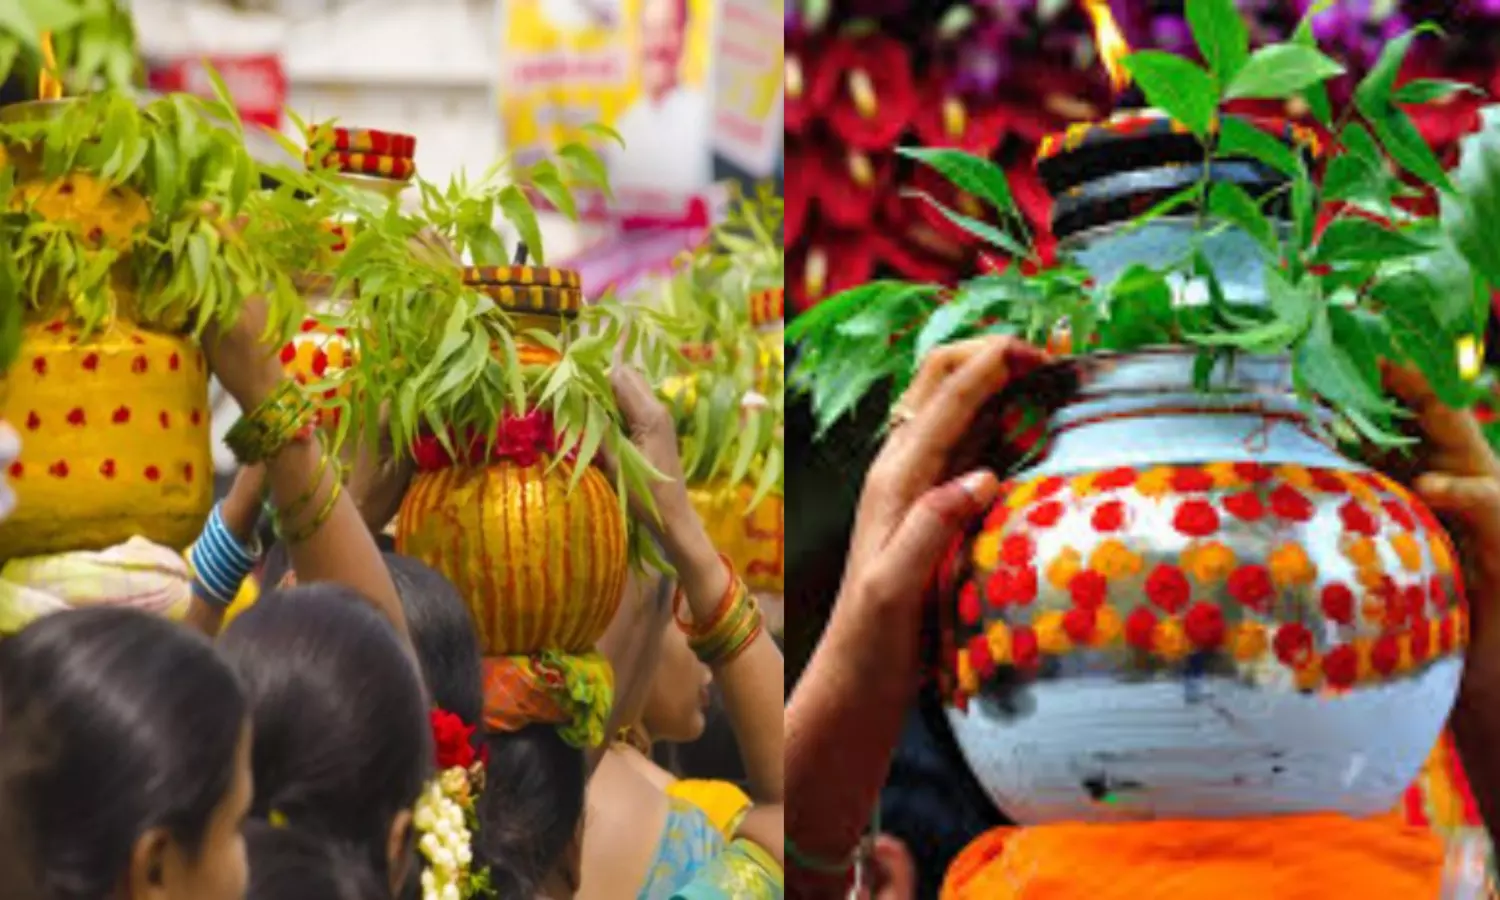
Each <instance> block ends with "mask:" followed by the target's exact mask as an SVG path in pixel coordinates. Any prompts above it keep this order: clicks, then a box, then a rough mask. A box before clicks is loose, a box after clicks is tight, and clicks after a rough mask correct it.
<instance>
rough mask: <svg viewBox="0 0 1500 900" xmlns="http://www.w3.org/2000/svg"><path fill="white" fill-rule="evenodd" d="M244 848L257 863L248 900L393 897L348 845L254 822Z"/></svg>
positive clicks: (371, 899) (372, 899)
mask: <svg viewBox="0 0 1500 900" xmlns="http://www.w3.org/2000/svg"><path fill="white" fill-rule="evenodd" d="M245 846H246V848H247V851H248V854H249V856H250V859H251V860H253V861H254V864H253V865H251V867H250V886H249V890H248V891H247V892H246V894H245V898H246V900H390V896H391V889H390V887H389V886H387V885H385V884H383V883H381V882H380V880H379V879H377V878H376V877H375V873H374V872H372V871H371V870H370V867H369V866H368V865H366V864H365V861H364V860H363V859H362V858H360V857H358V856H355V855H352V854H351V852H350V849H349V847H348V846H347V845H338V844H332V843H329V842H328V841H325V840H320V839H319V838H317V837H315V836H313V835H310V834H308V833H307V832H305V831H301V830H298V829H294V828H272V827H271V826H270V825H268V824H266V823H265V822H251V823H250V824H248V825H246V826H245Z"/></svg>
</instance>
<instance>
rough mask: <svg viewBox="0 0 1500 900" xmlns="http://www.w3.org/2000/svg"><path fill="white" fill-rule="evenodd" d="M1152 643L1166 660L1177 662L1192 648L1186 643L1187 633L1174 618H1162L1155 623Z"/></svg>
mask: <svg viewBox="0 0 1500 900" xmlns="http://www.w3.org/2000/svg"><path fill="white" fill-rule="evenodd" d="M1152 644H1153V645H1154V646H1155V647H1156V652H1157V653H1160V654H1161V655H1162V658H1163V659H1165V660H1167V661H1168V662H1177V661H1178V660H1180V659H1182V658H1183V657H1184V656H1187V655H1188V651H1190V650H1192V649H1193V648H1192V645H1191V644H1189V643H1188V639H1187V633H1186V632H1184V631H1183V629H1182V623H1181V622H1179V621H1177V620H1176V619H1162V620H1161V621H1160V622H1157V623H1156V633H1155V634H1154V635H1152Z"/></svg>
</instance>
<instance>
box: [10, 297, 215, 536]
mask: <svg viewBox="0 0 1500 900" xmlns="http://www.w3.org/2000/svg"><path fill="white" fill-rule="evenodd" d="M0 419H4V420H8V421H9V422H11V423H12V424H13V425H14V426H15V428H16V429H17V430H18V431H19V432H20V433H21V436H22V443H23V450H22V454H21V458H20V459H19V460H17V461H16V462H14V463H12V464H11V466H10V470H9V472H8V475H9V477H10V482H11V486H12V488H14V490H15V491H16V494H17V500H18V504H17V508H16V510H15V513H14V514H13V515H12V516H11V517H10V518H9V519H7V520H6V521H5V522H4V523H0V560H4V559H12V558H15V557H21V556H37V555H43V554H50V553H61V552H66V551H71V550H102V549H104V548H106V547H111V546H113V545H115V544H119V543H123V542H124V541H126V540H128V539H129V538H131V537H133V536H136V535H139V536H141V537H144V538H146V539H147V540H150V541H152V542H154V543H157V544H163V545H165V546H168V547H172V548H175V549H179V550H180V549H182V548H185V547H186V546H188V544H189V543H191V542H192V541H193V539H195V538H196V537H197V536H198V532H199V530H200V529H202V527H203V523H204V521H205V520H206V519H207V518H208V512H209V509H210V508H211V507H212V504H213V460H212V456H211V453H210V445H209V414H208V372H207V367H206V365H205V363H204V359H203V354H202V352H201V351H200V350H199V349H198V347H197V346H196V345H195V344H193V343H192V342H191V341H189V340H187V339H184V338H180V337H176V336H171V335H164V334H158V333H155V332H151V331H146V330H144V329H141V328H138V327H136V326H134V325H130V324H128V323H125V322H119V323H117V324H116V325H114V326H113V327H112V328H110V329H109V330H108V331H107V332H105V333H103V334H100V335H95V336H93V337H91V338H89V340H88V341H87V342H81V341H80V334H79V331H78V329H77V328H75V327H74V326H72V325H70V324H66V323H64V322H62V321H54V322H51V323H32V324H29V325H27V326H26V328H25V332H24V334H23V337H22V343H21V351H20V355H19V356H18V357H17V359H16V362H15V364H14V365H13V366H12V367H11V369H10V371H9V372H8V373H7V374H6V376H5V378H4V380H0Z"/></svg>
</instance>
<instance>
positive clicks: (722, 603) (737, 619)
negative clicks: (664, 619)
mask: <svg viewBox="0 0 1500 900" xmlns="http://www.w3.org/2000/svg"><path fill="white" fill-rule="evenodd" d="M719 558H720V559H721V560H723V562H724V567H725V569H727V570H728V572H729V587H728V588H727V589H725V591H724V596H723V598H722V599H720V600H719V605H718V606H717V607H716V608H715V609H714V612H713V615H711V616H710V617H709V618H708V621H706V622H703V623H698V622H684V621H683V620H682V617H681V615H680V614H679V611H680V608H681V606H682V594H681V592H680V591H679V593H678V596H677V601H676V604H675V606H676V607H677V608H678V609H677V610H674V612H673V615H674V616H676V618H677V626H678V627H679V628H681V629H682V630H683V631H684V632H685V633H686V634H687V636H688V646H690V647H692V648H693V653H695V654H697V656H698V659H700V660H702V661H703V664H704V665H707V666H710V667H714V666H725V665H728V664H729V663H731V662H733V661H734V660H736V659H738V658H739V656H740V655H741V654H742V653H744V652H745V650H746V648H748V647H749V646H750V645H751V644H753V643H755V639H756V638H758V637H760V633H761V631H763V630H764V628H765V619H764V617H762V616H761V614H760V606H759V605H758V604H757V603H756V602H755V598H754V597H753V596H751V594H750V589H749V588H747V587H746V586H745V582H744V580H743V579H741V578H740V577H739V576H738V575H736V574H735V571H734V565H733V563H731V562H730V561H729V559H728V558H727V557H725V556H723V555H722V554H720V556H719Z"/></svg>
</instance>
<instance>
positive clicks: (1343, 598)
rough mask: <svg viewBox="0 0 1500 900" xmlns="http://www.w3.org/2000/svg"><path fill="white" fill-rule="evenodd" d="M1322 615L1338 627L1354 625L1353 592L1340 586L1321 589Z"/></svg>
mask: <svg viewBox="0 0 1500 900" xmlns="http://www.w3.org/2000/svg"><path fill="white" fill-rule="evenodd" d="M1322 604H1323V615H1325V616H1327V617H1328V619H1329V621H1332V622H1337V623H1338V624H1340V625H1353V624H1354V592H1353V591H1351V590H1349V589H1348V588H1347V587H1345V586H1344V585H1342V584H1330V585H1328V586H1327V587H1325V588H1323V596H1322Z"/></svg>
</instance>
